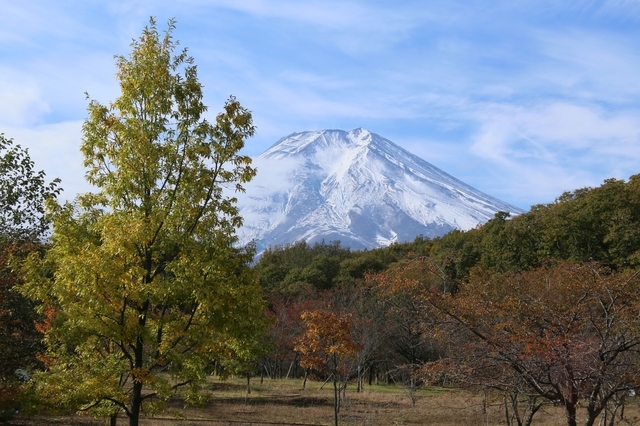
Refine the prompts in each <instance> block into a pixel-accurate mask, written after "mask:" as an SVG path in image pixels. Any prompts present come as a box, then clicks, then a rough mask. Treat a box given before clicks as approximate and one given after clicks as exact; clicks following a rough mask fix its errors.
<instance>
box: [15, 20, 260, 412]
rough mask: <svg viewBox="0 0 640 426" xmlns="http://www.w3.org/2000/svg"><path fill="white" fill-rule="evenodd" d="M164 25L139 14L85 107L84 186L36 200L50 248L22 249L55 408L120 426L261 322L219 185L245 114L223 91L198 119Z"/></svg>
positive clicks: (188, 392)
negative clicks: (41, 251)
mask: <svg viewBox="0 0 640 426" xmlns="http://www.w3.org/2000/svg"><path fill="white" fill-rule="evenodd" d="M173 29H174V22H173V21H170V22H169V26H168V29H167V30H166V31H165V32H164V34H159V32H158V31H157V29H156V24H155V22H154V21H153V19H152V20H151V21H150V24H149V26H148V27H146V28H145V29H144V31H143V32H142V35H141V37H140V38H139V39H138V40H134V41H133V43H132V51H131V53H130V54H129V56H128V57H124V56H120V57H117V58H116V62H117V79H118V80H119V84H120V89H121V94H120V96H119V97H118V98H117V99H116V100H115V101H114V102H112V103H110V104H108V105H103V104H101V103H99V102H97V101H95V100H92V101H91V102H90V103H89V107H88V112H89V117H88V118H87V119H86V121H85V122H84V125H83V140H82V147H81V150H82V153H83V155H84V165H85V167H86V168H87V173H86V176H87V179H88V181H89V182H90V183H91V184H93V185H94V186H95V187H96V191H95V192H94V193H87V194H84V195H80V196H78V198H77V199H76V200H75V201H74V202H73V203H67V204H65V205H62V206H60V205H57V204H55V203H50V205H49V209H50V216H51V218H52V221H53V234H52V236H51V249H50V250H49V251H48V252H47V254H46V256H45V257H43V258H40V257H38V256H32V257H31V259H30V260H29V261H28V262H27V264H26V267H25V272H26V276H27V283H26V284H25V286H24V287H23V293H24V294H26V295H28V296H29V297H31V298H33V299H36V300H39V301H41V302H42V307H43V310H46V313H47V321H46V324H45V325H46V326H45V327H43V328H44V329H46V334H45V341H46V344H47V351H46V353H44V354H43V355H42V359H43V361H44V362H45V363H46V364H47V371H46V372H45V373H43V374H42V375H40V376H38V377H36V384H37V388H38V390H39V392H40V395H41V396H46V397H47V398H48V399H49V402H51V403H53V404H55V405H56V406H58V407H68V408H70V409H73V410H81V411H85V412H90V413H92V414H94V415H100V416H110V417H111V423H112V424H115V423H116V422H117V414H118V413H119V412H124V413H125V414H126V416H127V417H128V419H129V424H130V425H137V424H138V420H139V417H140V415H141V414H142V413H145V412H153V411H155V410H157V409H162V407H163V406H164V401H165V400H166V399H167V398H168V397H169V396H170V394H171V393H172V392H174V391H175V390H177V389H180V390H183V391H185V398H186V400H187V402H197V401H198V398H199V393H198V390H199V389H200V388H201V386H202V384H203V381H204V378H205V371H206V368H207V367H208V365H209V364H210V362H211V361H212V360H213V359H215V358H216V357H225V358H229V357H232V356H233V354H234V353H239V354H241V356H243V357H244V356H245V355H246V354H244V353H243V351H245V349H246V348H245V346H246V345H245V344H244V343H245V342H250V341H253V340H255V335H256V333H260V332H262V331H263V329H264V320H263V319H262V311H263V307H264V304H263V300H262V296H261V292H260V289H259V286H257V285H256V283H255V280H254V279H253V277H252V275H251V273H250V268H249V267H248V264H249V262H250V260H251V256H252V253H251V251H250V250H249V251H244V250H240V249H237V248H234V246H233V244H234V242H235V229H236V228H237V227H238V226H240V225H241V222H242V219H241V217H240V216H239V215H238V209H237V208H236V206H235V201H236V200H235V199H234V198H233V191H242V190H243V188H242V184H243V183H245V182H248V181H249V180H251V179H252V178H253V177H254V175H255V170H254V169H253V168H251V166H250V164H251V160H250V158H248V157H246V156H243V155H240V154H239V151H240V150H241V149H242V147H243V146H244V144H245V140H246V139H247V138H248V137H250V136H252V135H253V134H254V131H255V128H254V126H253V123H252V117H251V113H250V112H249V111H248V110H246V109H245V108H243V107H242V106H241V105H240V104H239V102H238V101H237V100H236V99H235V98H234V97H231V98H230V99H229V100H228V101H227V102H226V104H225V105H224V110H223V111H222V112H221V113H220V114H218V115H217V117H216V119H215V122H208V121H207V120H205V119H204V118H203V114H204V113H205V111H206V106H205V105H204V103H203V102H202V85H201V84H200V82H199V81H198V77H197V73H196V66H195V65H193V61H192V58H191V57H189V56H188V54H187V52H186V50H182V51H179V52H176V46H177V42H175V41H174V40H173V39H172V31H173Z"/></svg>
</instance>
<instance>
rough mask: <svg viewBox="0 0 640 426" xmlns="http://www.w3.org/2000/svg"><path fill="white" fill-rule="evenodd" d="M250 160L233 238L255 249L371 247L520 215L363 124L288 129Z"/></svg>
mask: <svg viewBox="0 0 640 426" xmlns="http://www.w3.org/2000/svg"><path fill="white" fill-rule="evenodd" d="M254 164H255V165H256V167H257V169H258V174H257V176H256V178H255V179H254V180H253V181H252V182H250V183H249V184H247V185H246V193H244V194H239V196H238V197H237V198H238V207H239V208H240V215H241V216H242V217H243V218H244V226H243V227H242V228H240V229H239V230H238V237H239V240H240V241H239V242H240V243H241V244H246V243H249V242H251V241H254V242H255V243H256V246H257V251H258V253H260V252H262V251H263V250H264V249H265V248H267V247H269V246H278V245H285V244H288V243H293V242H298V241H301V240H304V241H306V242H308V243H313V242H319V241H322V240H324V241H326V242H329V241H336V240H340V242H341V243H342V245H343V246H347V247H350V248H352V249H372V248H376V247H381V246H385V245H388V244H390V243H393V242H403V241H411V240H413V239H414V238H415V237H416V236H418V235H424V236H425V237H430V238H432V237H438V236H442V235H444V234H446V233H447V232H449V231H451V230H453V229H461V230H468V229H471V228H473V227H475V226H476V225H478V224H479V223H484V222H486V221H487V220H489V219H491V218H492V217H493V216H494V215H495V213H496V212H498V211H507V212H510V213H512V214H518V213H522V211H521V210H519V209H518V208H516V207H514V206H511V205H509V204H507V203H504V202H502V201H500V200H498V199H496V198H493V197H491V196H489V195H486V194H484V193H482V192H480V191H478V190H477V189H474V188H472V187H471V186H469V185H467V184H465V183H463V182H461V181H459V180H458V179H456V178H454V177H452V176H450V175H448V174H447V173H445V172H443V171H442V170H440V169H438V168H436V167H434V166H433V165H431V164H429V163H428V162H426V161H424V160H422V159H420V158H418V157H417V156H415V155H413V154H411V153H409V152H408V151H406V150H404V149H402V148H400V147H399V146H397V145H395V144H394V143H393V142H391V141H389V140H388V139H385V138H383V137H382V136H379V135H377V134H375V133H371V132H369V131H367V130H365V129H362V128H358V129H354V130H351V131H349V132H346V131H343V130H321V131H311V132H302V133H293V134H291V135H289V136H287V137H284V138H282V139H280V140H279V141H278V142H276V143H275V144H274V145H273V146H271V147H270V148H269V149H267V150H266V151H265V152H263V153H262V154H260V155H259V156H258V157H257V158H256V159H254Z"/></svg>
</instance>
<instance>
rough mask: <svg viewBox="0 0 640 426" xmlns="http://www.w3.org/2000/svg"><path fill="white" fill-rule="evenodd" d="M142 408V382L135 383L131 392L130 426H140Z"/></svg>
mask: <svg viewBox="0 0 640 426" xmlns="http://www.w3.org/2000/svg"><path fill="white" fill-rule="evenodd" d="M141 406H142V382H134V384H133V389H132V390H131V409H130V410H129V426H138V421H139V419H140V407H141Z"/></svg>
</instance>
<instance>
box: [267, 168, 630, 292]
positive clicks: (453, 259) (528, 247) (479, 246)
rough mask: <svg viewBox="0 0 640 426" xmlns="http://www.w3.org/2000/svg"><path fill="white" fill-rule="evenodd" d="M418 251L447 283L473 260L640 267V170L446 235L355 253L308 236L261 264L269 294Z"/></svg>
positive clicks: (353, 276)
mask: <svg viewBox="0 0 640 426" xmlns="http://www.w3.org/2000/svg"><path fill="white" fill-rule="evenodd" d="M416 256H426V257H429V258H430V259H431V260H432V261H433V262H435V263H436V264H438V265H439V266H440V268H441V269H442V272H443V274H444V276H446V278H447V280H448V282H450V283H451V284H452V285H455V284H456V283H458V282H461V281H463V282H464V281H467V280H468V278H469V272H470V270H471V269H472V268H473V267H474V266H482V267H484V268H490V269H493V270H495V271H496V272H506V271H524V270H527V269H530V268H535V267H538V266H541V265H543V264H545V263H547V262H549V261H551V260H554V259H555V260H559V259H563V260H568V261H571V262H575V263H581V262H598V263H600V264H601V265H603V266H606V267H609V268H612V269H614V270H618V269H624V268H637V267H638V266H639V265H640V175H634V176H631V178H630V179H629V181H628V182H625V181H624V180H618V179H608V180H606V181H605V182H604V184H603V185H601V186H599V187H597V188H583V189H578V190H575V191H571V192H565V193H564V194H562V195H561V196H560V197H558V198H557V199H556V200H555V201H554V202H553V203H549V204H538V205H535V206H533V207H531V210H530V211H529V212H527V213H524V214H521V215H518V216H515V217H510V215H509V214H508V213H505V212H499V213H497V214H496V215H495V217H494V218H493V219H491V220H489V221H488V222H487V223H485V224H484V225H481V226H478V227H477V228H475V229H472V230H469V231H453V232H450V233H449V234H446V235H444V236H443V237H439V238H435V239H427V238H424V237H423V236H418V237H416V238H415V240H414V241H413V242H407V243H396V244H392V245H390V246H388V247H384V248H379V249H373V250H364V251H351V250H350V249H349V248H347V247H343V246H341V244H340V242H339V241H332V242H329V243H326V242H322V243H316V244H315V245H309V244H307V243H305V242H298V243H293V244H290V245H286V246H279V247H271V248H269V249H268V250H266V251H265V252H264V253H263V255H262V257H261V258H260V260H259V262H258V263H257V264H256V266H255V270H256V272H257V274H258V277H259V280H260V283H261V284H262V287H263V288H264V289H265V291H266V292H267V293H277V294H281V295H289V296H303V295H305V294H309V292H312V291H321V290H328V289H331V288H333V287H335V286H345V285H352V284H353V283H354V282H355V281H356V280H359V279H362V278H363V277H364V275H365V273H372V272H381V271H383V270H386V269H388V268H389V267H391V265H393V264H395V263H398V262H403V261H407V260H409V259H410V258H414V257H416Z"/></svg>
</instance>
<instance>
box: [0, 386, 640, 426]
mask: <svg viewBox="0 0 640 426" xmlns="http://www.w3.org/2000/svg"><path fill="white" fill-rule="evenodd" d="M254 382H257V380H254ZM321 385H322V383H318V382H309V383H307V389H306V390H302V387H301V381H300V380H273V381H272V380H265V381H264V383H263V384H261V385H260V384H257V383H256V384H254V385H253V387H252V392H251V394H250V395H247V394H246V388H245V384H244V382H243V381H242V380H228V381H225V382H222V381H218V380H212V381H211V383H210V388H209V390H208V392H209V393H210V396H211V399H210V400H209V402H208V403H207V404H205V405H204V406H203V407H188V408H184V407H183V404H182V401H181V400H179V399H177V398H176V399H174V400H172V401H170V403H169V407H170V409H171V410H172V411H173V414H176V415H178V416H179V417H175V416H168V415H163V416H156V417H153V418H145V419H143V420H141V425H143V426H169V425H180V426H202V425H213V426H221V425H230V426H231V425H232V426H245V425H246V426H249V425H251V426H271V425H280V426H284V425H290V426H301V425H304V426H311V425H318V426H319V425H322V426H325V425H326V426H329V425H332V424H333V389H332V387H331V385H330V384H327V385H326V386H325V387H324V389H320V387H321ZM483 406H485V404H484V403H483V397H482V395H478V394H472V393H469V392H463V391H457V390H452V389H439V388H429V389H426V390H421V391H419V392H418V394H417V396H416V403H415V405H413V404H412V400H411V398H410V396H409V393H408V392H407V391H406V390H404V389H402V388H400V387H395V386H382V385H379V386H366V387H365V390H364V391H363V392H360V393H356V392H355V389H354V388H353V387H351V388H350V389H348V390H347V400H346V402H345V403H344V405H343V407H342V410H341V413H340V424H341V425H345V426H356V425H357V426H374V425H383V426H386V425H443V426H444V425H499V424H506V422H505V419H504V406H503V405H502V399H501V398H499V397H498V396H496V397H495V398H494V399H491V398H490V399H489V400H488V401H487V404H486V410H483ZM127 423H128V422H127V419H126V418H124V417H122V418H120V419H119V421H118V424H121V425H126V424H127ZM12 424H13V425H20V426H35V425H49V424H51V425H58V426H72V425H73V426H76V425H77V426H80V425H81V426H87V425H89V424H94V425H104V424H105V422H104V421H96V420H92V419H88V418H82V417H52V416H49V417H36V418H32V419H26V418H25V419H22V418H18V419H16V421H14V422H12ZM534 424H535V425H540V426H551V425H563V424H566V422H565V420H564V413H563V410H562V408H561V407H554V406H553V405H549V406H546V407H544V408H543V409H542V410H541V411H540V412H539V413H537V414H536V416H535V418H534ZM616 424H640V409H639V407H638V402H637V401H636V400H635V399H632V400H630V402H629V403H628V405H627V407H626V408H625V419H624V421H623V422H616Z"/></svg>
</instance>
